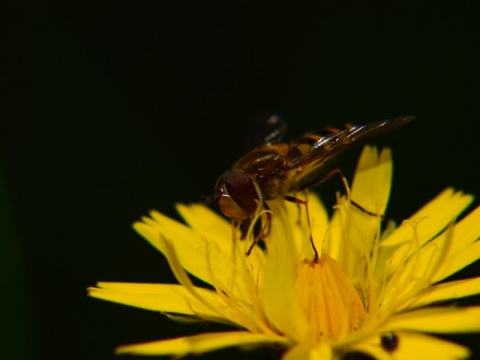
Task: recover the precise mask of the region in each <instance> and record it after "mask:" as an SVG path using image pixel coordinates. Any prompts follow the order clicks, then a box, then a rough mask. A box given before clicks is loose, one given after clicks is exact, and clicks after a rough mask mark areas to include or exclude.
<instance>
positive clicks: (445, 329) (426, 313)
mask: <svg viewBox="0 0 480 360" xmlns="http://www.w3.org/2000/svg"><path fill="white" fill-rule="evenodd" d="M401 330H411V331H420V332H430V333H436V334H448V333H467V332H477V331H480V306H478V307H477V306H471V307H464V308H453V307H451V308H446V307H436V308H426V309H419V310H414V311H411V312H407V313H403V314H399V315H396V316H394V317H393V318H392V319H390V321H388V323H387V324H386V325H385V331H401Z"/></svg>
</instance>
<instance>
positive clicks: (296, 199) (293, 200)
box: [285, 195, 318, 262]
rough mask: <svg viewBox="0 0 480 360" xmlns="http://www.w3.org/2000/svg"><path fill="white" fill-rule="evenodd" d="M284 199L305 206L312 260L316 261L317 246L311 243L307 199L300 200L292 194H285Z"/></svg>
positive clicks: (311, 236)
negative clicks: (312, 254)
mask: <svg viewBox="0 0 480 360" xmlns="http://www.w3.org/2000/svg"><path fill="white" fill-rule="evenodd" d="M285 200H287V201H290V202H293V203H295V204H300V205H304V206H305V211H306V213H307V224H308V230H309V231H310V243H311V244H312V249H313V253H314V256H313V261H314V262H316V261H317V260H318V251H317V248H316V247H315V244H314V243H313V235H312V226H311V225H310V213H309V212H308V201H306V200H302V199H299V198H296V197H293V196H289V195H287V196H285Z"/></svg>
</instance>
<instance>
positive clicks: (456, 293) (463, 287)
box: [409, 277, 480, 308]
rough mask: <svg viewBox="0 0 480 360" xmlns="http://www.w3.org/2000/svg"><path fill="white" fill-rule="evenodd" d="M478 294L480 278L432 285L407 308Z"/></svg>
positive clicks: (479, 291)
mask: <svg viewBox="0 0 480 360" xmlns="http://www.w3.org/2000/svg"><path fill="white" fill-rule="evenodd" d="M479 293H480V277H477V278H473V279H464V280H457V281H450V282H446V283H442V284H438V285H433V286H430V287H428V288H427V289H425V291H423V293H422V294H421V295H419V296H418V297H417V298H416V299H415V300H414V302H412V303H410V304H409V307H410V308H412V307H419V306H424V305H429V304H432V303H434V302H438V301H445V300H456V299H460V298H463V297H467V296H472V295H476V294H479Z"/></svg>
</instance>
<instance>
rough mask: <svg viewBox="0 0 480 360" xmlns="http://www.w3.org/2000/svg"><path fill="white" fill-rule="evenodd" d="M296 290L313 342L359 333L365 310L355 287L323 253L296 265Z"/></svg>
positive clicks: (333, 261)
mask: <svg viewBox="0 0 480 360" xmlns="http://www.w3.org/2000/svg"><path fill="white" fill-rule="evenodd" d="M295 289H296V291H297V293H298V294H299V297H300V302H301V304H302V308H303V312H304V314H305V316H306V318H307V321H308V322H309V325H310V330H311V334H310V335H311V341H312V342H313V343H318V342H324V341H328V342H332V341H336V340H339V339H342V338H344V337H346V336H347V335H348V334H351V333H353V332H356V331H357V330H358V329H359V328H360V327H361V325H362V324H363V321H364V319H365V309H364V306H363V303H362V301H361V299H360V296H359V295H358V292H357V290H356V289H355V286H354V285H353V283H352V281H351V280H350V279H349V278H348V276H347V275H346V274H345V272H344V271H343V270H342V268H341V267H340V265H339V264H338V263H337V262H336V261H335V260H333V259H332V258H331V257H330V256H328V255H326V254H323V255H322V256H321V257H320V258H319V259H318V260H317V261H316V262H311V261H307V260H305V261H303V262H301V263H299V264H298V265H297V267H296V279H295Z"/></svg>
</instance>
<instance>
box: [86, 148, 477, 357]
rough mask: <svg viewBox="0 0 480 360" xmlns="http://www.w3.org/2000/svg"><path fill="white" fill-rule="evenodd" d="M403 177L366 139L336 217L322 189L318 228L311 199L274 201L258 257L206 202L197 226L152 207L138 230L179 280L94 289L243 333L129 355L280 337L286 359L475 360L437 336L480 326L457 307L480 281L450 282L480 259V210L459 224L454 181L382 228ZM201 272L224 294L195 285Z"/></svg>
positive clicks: (186, 209) (132, 348) (169, 343)
mask: <svg viewBox="0 0 480 360" xmlns="http://www.w3.org/2000/svg"><path fill="white" fill-rule="evenodd" d="M391 177H392V161H391V156H390V151H389V150H388V149H384V150H383V151H382V152H381V154H378V152H377V150H376V149H375V148H371V147H366V148H365V149H364V151H363V153H362V156H361V158H360V161H359V164H358V166H357V170H356V173H355V177H354V180H353V183H352V187H351V191H350V194H349V196H342V197H339V198H338V201H337V202H338V203H337V206H336V207H335V211H334V213H333V215H332V217H331V219H329V217H328V214H327V211H326V209H325V207H324V206H323V205H322V204H321V202H320V201H319V199H318V198H317V197H316V196H314V195H312V194H310V195H309V197H308V206H309V210H310V216H311V228H309V227H308V226H307V221H306V214H305V212H304V209H303V206H299V205H296V204H291V203H288V202H286V201H273V202H271V203H270V208H271V211H272V213H273V216H272V224H271V229H270V232H269V234H268V236H267V238H266V239H265V242H264V243H265V249H262V248H261V247H259V246H256V247H254V249H253V251H252V252H251V254H250V255H249V256H246V255H245V251H246V249H248V247H249V246H250V244H251V241H253V235H251V236H250V238H248V239H247V240H246V241H239V240H238V239H239V236H238V234H233V235H232V227H231V225H230V223H229V222H228V221H227V220H226V219H224V218H222V217H220V216H219V215H217V214H215V213H214V212H213V211H212V210H210V209H209V208H207V207H205V206H204V205H178V206H177V209H178V211H179V212H180V214H181V215H182V217H183V218H184V220H185V222H186V223H187V224H188V226H186V225H183V224H181V223H179V222H177V221H174V220H172V219H170V218H168V217H166V216H164V215H162V214H160V213H158V212H155V211H153V212H152V213H151V214H150V217H144V218H143V219H142V221H141V222H137V223H135V224H134V228H135V229H136V230H137V231H138V232H139V233H140V234H141V235H142V236H143V237H145V238H146V239H147V240H148V241H149V242H150V243H151V244H152V245H153V246H154V247H155V248H156V249H158V250H159V251H161V252H162V253H163V254H164V255H165V257H166V258H167V260H168V262H169V265H170V267H171V269H172V271H173V272H174V274H175V276H176V278H177V279H178V282H179V285H171V284H127V283H107V282H100V283H98V284H97V287H92V288H90V289H89V293H90V295H91V296H93V297H96V298H100V299H104V300H109V301H114V302H117V303H122V304H126V305H131V306H136V307H140V308H143V309H148V310H153V311H159V312H162V313H165V314H167V315H168V316H172V317H173V318H175V317H176V316H182V318H184V317H192V318H193V319H198V318H200V319H203V320H206V321H212V322H218V323H223V324H229V325H232V326H234V327H235V328H236V329H238V330H236V331H228V332H215V333H203V334H200V335H195V336H188V337H181V338H175V339H167V340H159V341H155V342H150V343H142V344H134V345H125V346H121V347H119V348H118V349H117V352H118V353H119V354H124V353H131V354H138V355H173V356H184V355H187V354H200V353H205V352H208V351H211V350H215V349H220V348H225V347H229V346H239V347H247V348H251V347H256V346H262V345H275V346H276V347H281V348H283V349H285V352H284V354H283V357H282V358H283V359H287V360H291V359H341V358H342V357H344V356H346V355H347V354H349V353H357V352H360V353H363V354H367V355H369V356H371V357H373V358H376V359H414V358H418V359H422V358H434V359H437V360H439V359H461V358H466V357H468V356H469V350H468V349H467V348H465V347H463V346H461V345H458V344H454V343H451V342H448V341H446V340H443V339H440V338H437V337H435V336H434V335H432V334H446V333H467V332H476V331H480V307H477V306H469V307H458V306H454V305H445V304H446V303H448V302H450V303H453V300H456V299H459V298H462V297H466V296H471V295H475V294H479V293H480V277H477V278H471V279H465V280H456V281H445V279H447V278H448V277H449V276H450V275H452V274H454V273H455V272H457V271H459V270H461V269H462V268H464V267H465V266H467V265H469V264H471V263H473V262H474V261H476V260H477V259H479V258H480V242H479V241H477V239H478V238H479V237H480V208H477V209H475V210H473V211H472V212H470V213H469V214H468V215H466V216H464V217H463V219H462V220H461V221H459V222H458V223H456V224H455V223H454V221H455V220H456V218H457V217H459V216H460V214H461V213H462V212H463V211H464V210H465V209H466V207H467V206H468V205H469V204H470V203H471V202H472V200H473V197H472V196H470V195H466V194H463V193H461V192H457V191H454V190H453V189H450V188H449V189H446V190H445V191H443V192H442V193H441V194H440V195H438V196H437V197H436V198H434V199H433V200H432V201H431V202H429V203H428V204H427V205H425V206H424V207H423V208H422V209H420V210H419V211H417V212H416V213H415V214H414V215H412V216H411V217H410V218H409V219H408V220H405V221H404V222H403V223H402V224H401V225H400V226H399V227H395V225H394V224H393V223H388V224H387V225H386V226H385V227H384V228H382V223H383V221H382V216H381V214H384V212H385V209H386V206H387V202H388V198H389V194H390V185H391ZM349 199H352V200H354V201H355V203H357V204H361V205H362V207H364V209H363V210H361V209H360V208H359V207H356V206H353V205H352V203H351V202H350V201H349ZM299 208H300V210H299ZM374 214H378V216H375V215H374ZM310 233H312V234H313V239H314V242H315V247H316V249H317V250H318V252H319V257H318V259H317V260H314V253H313V249H312V246H311V243H310ZM234 239H237V240H236V241H234ZM188 273H190V274H191V275H193V276H195V277H197V278H198V279H201V280H202V281H204V282H205V283H208V284H210V285H211V286H212V288H203V287H198V286H195V285H194V284H193V283H192V281H191V278H190V276H189V275H188Z"/></svg>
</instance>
